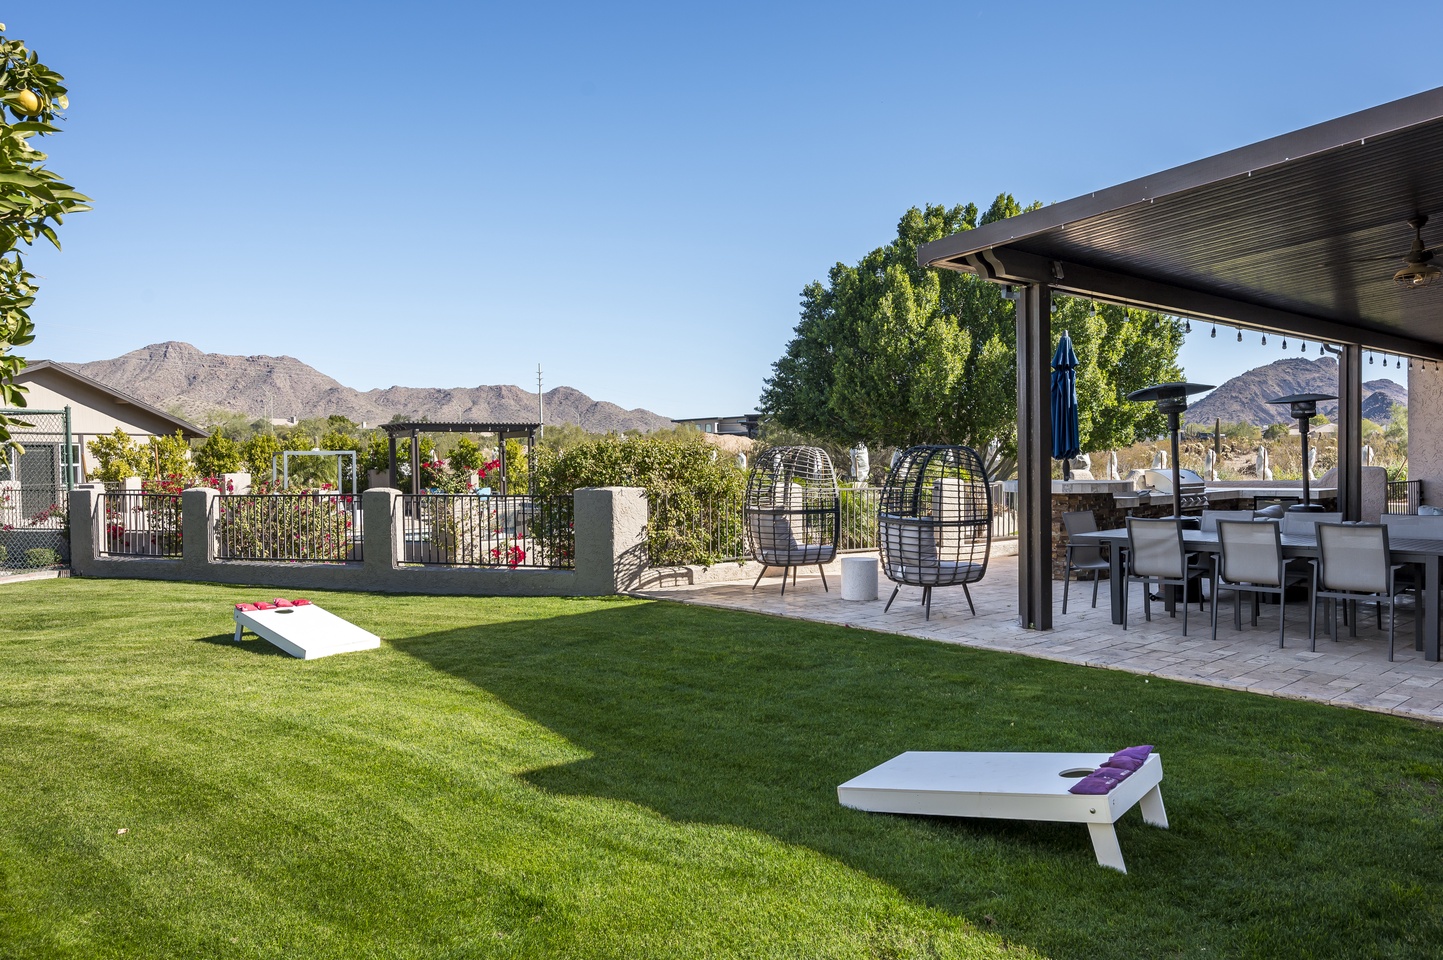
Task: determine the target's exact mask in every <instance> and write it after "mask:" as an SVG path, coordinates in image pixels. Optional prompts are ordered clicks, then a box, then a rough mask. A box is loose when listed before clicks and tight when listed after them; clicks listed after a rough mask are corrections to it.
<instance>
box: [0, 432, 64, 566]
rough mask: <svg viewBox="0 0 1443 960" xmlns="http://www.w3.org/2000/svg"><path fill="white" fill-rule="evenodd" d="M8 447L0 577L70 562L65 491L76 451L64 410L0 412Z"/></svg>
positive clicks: (1, 500)
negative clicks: (10, 420) (7, 424)
mask: <svg viewBox="0 0 1443 960" xmlns="http://www.w3.org/2000/svg"><path fill="white" fill-rule="evenodd" d="M0 413H4V415H5V416H7V417H11V418H13V419H15V420H21V421H24V422H25V423H26V424H28V425H27V426H20V425H19V424H12V425H11V428H10V436H11V440H12V443H11V445H9V446H7V447H6V448H5V450H4V457H3V459H4V461H5V462H4V463H0V576H5V575H7V574H11V573H16V572H19V571H25V570H36V569H44V568H46V567H54V566H58V565H60V564H62V563H69V562H70V520H69V506H70V504H69V501H70V489H71V487H73V486H74V485H75V483H76V481H77V479H78V478H77V477H76V476H75V474H76V472H77V471H78V470H79V462H80V451H79V450H77V449H76V447H75V444H74V438H73V437H72V435H71V432H70V411H69V410H68V409H67V410H3V411H0Z"/></svg>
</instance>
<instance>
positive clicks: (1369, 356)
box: [1368, 353, 1373, 364]
mask: <svg viewBox="0 0 1443 960" xmlns="http://www.w3.org/2000/svg"><path fill="white" fill-rule="evenodd" d="M1372 362H1373V355H1372V354H1371V353H1370V354H1368V363H1369V364H1372Z"/></svg>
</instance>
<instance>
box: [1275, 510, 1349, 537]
mask: <svg viewBox="0 0 1443 960" xmlns="http://www.w3.org/2000/svg"><path fill="white" fill-rule="evenodd" d="M1342 522H1343V515H1342V514H1341V513H1294V512H1289V513H1285V514H1283V536H1285V537H1311V536H1312V535H1313V528H1314V527H1316V526H1317V525H1318V524H1320V523H1342Z"/></svg>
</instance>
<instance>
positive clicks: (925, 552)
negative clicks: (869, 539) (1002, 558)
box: [877, 446, 992, 620]
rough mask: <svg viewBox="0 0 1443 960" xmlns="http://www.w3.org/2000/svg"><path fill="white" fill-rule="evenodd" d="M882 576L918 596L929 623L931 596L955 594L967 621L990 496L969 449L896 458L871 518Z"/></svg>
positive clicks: (987, 531) (915, 451) (911, 452)
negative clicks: (955, 590) (945, 590)
mask: <svg viewBox="0 0 1443 960" xmlns="http://www.w3.org/2000/svg"><path fill="white" fill-rule="evenodd" d="M877 535H878V540H879V542H880V549H881V555H882V570H883V572H884V573H885V574H886V575H887V579H889V580H891V581H892V582H893V583H895V584H896V585H897V586H896V587H895V588H894V589H893V590H892V596H891V597H890V598H888V600H887V606H886V607H885V608H884V612H885V611H886V610H890V609H891V608H892V601H894V600H896V599H897V593H898V591H900V590H901V589H902V587H903V586H914V587H921V588H922V606H923V607H924V608H925V609H926V611H927V619H928V620H930V619H932V588H933V587H952V586H960V587H961V588H962V592H963V594H965V595H966V597H967V606H968V608H969V609H970V610H971V611H972V614H973V616H976V614H977V607H976V606H975V605H974V604H973V603H972V593H971V591H969V590H968V589H967V585H968V584H969V583H976V582H977V581H979V580H981V579H982V577H983V575H984V574H986V572H987V558H988V555H989V554H990V552H991V549H992V490H991V487H990V486H989V485H988V482H987V467H986V466H985V465H984V464H983V462H982V458H981V457H980V456H978V455H977V451H975V450H973V449H971V448H970V447H952V446H947V447H943V446H926V447H910V448H908V449H907V450H904V451H902V453H901V454H900V455H899V456H898V458H897V462H896V463H895V464H894V465H893V466H892V470H891V472H890V473H888V474H887V483H886V486H884V487H883V488H882V501H881V504H880V506H879V508H878V511H877Z"/></svg>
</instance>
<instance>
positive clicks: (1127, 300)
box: [917, 88, 1443, 630]
mask: <svg viewBox="0 0 1443 960" xmlns="http://www.w3.org/2000/svg"><path fill="white" fill-rule="evenodd" d="M1419 215H1426V216H1432V217H1433V218H1434V219H1433V220H1432V221H1431V223H1430V224H1429V228H1428V229H1425V230H1424V233H1423V236H1424V240H1425V245H1426V243H1427V241H1428V240H1429V239H1430V238H1432V239H1433V240H1434V242H1435V243H1438V245H1439V246H1443V242H1440V241H1443V88H1438V89H1435V90H1429V91H1427V92H1424V93H1420V94H1417V95H1415V96H1411V97H1406V98H1404V99H1402V100H1397V101H1394V102H1392V103H1387V104H1384V105H1382V106H1378V107H1373V108H1371V109H1368V110H1364V111H1362V112H1360V113H1354V114H1350V115H1349V116H1346V117H1340V118H1339V119H1336V120H1330V121H1327V122H1326V123H1320V124H1317V125H1316V126H1312V127H1306V128H1304V129H1302V130H1297V131H1294V132H1293V133H1288V134H1284V135H1283V136H1280V137H1274V138H1272V139H1269V140H1264V141H1262V142H1260V143H1255V144H1252V145H1250V146H1246V147H1241V148H1239V149H1236V150H1230V151H1228V152H1227V153H1222V154H1218V155H1217V156H1215V157H1209V158H1208V159H1205V160H1199V161H1196V162H1194V163H1189V164H1184V165H1183V166H1180V167H1175V168H1173V169H1171V170H1165V171H1163V172H1161V173H1158V174H1154V175H1152V176H1148V177H1142V178H1140V179H1137V180H1132V181H1129V182H1127V183H1122V184H1118V185H1117V186H1114V187H1109V188H1107V189H1105V190H1099V191H1097V192H1095V193H1090V194H1087V195H1086V196H1082V197H1077V198H1075V199H1072V200H1068V201H1065V202H1063V203H1057V204H1053V205H1051V206H1048V207H1043V208H1041V209H1039V210H1035V211H1033V212H1030V213H1025V214H1022V215H1021V216H1017V217H1012V218H1010V219H1008V220H1002V221H998V222H995V223H990V224H987V225H985V226H982V227H979V228H977V229H976V230H969V231H965V232H963V233H958V234H954V235H953V236H950V237H945V238H943V239H941V240H937V241H935V242H932V243H928V244H925V245H923V246H922V247H921V248H920V249H919V250H918V253H917V258H918V261H919V262H920V263H921V264H922V265H923V266H930V267H936V268H939V269H944V270H960V271H965V272H968V273H972V274H975V275H977V276H979V277H983V278H985V279H987V280H991V281H995V282H997V283H1003V284H1008V285H1012V286H1014V287H1015V299H1016V304H1017V446H1018V463H1017V467H1018V514H1019V516H1018V523H1019V539H1020V544H1019V564H1020V566H1019V571H1018V611H1019V614H1020V616H1021V621H1022V623H1023V625H1024V626H1027V627H1032V628H1035V629H1042V630H1045V629H1050V628H1051V626H1052V574H1051V556H1052V524H1051V516H1052V515H1051V505H1050V494H1051V484H1050V482H1049V480H1050V475H1051V465H1050V461H1049V449H1048V441H1049V436H1050V433H1051V411H1050V407H1049V403H1048V372H1049V369H1048V362H1049V359H1050V354H1049V351H1050V347H1051V334H1052V331H1051V322H1050V319H1051V313H1052V309H1051V307H1052V298H1053V296H1054V295H1055V294H1059V293H1060V294H1067V295H1077V296H1084V297H1090V298H1093V299H1098V300H1103V301H1109V302H1114V303H1119V304H1123V305H1125V306H1132V307H1143V308H1147V309H1151V310H1158V311H1162V312H1164V313H1169V314H1174V315H1178V316H1184V317H1190V318H1193V319H1197V320H1216V321H1219V322H1225V323H1227V324H1229V325H1231V326H1236V327H1240V328H1243V329H1250V330H1256V331H1262V332H1267V333H1273V332H1276V333H1280V334H1287V335H1290V336H1296V337H1298V338H1300V339H1305V340H1311V341H1314V342H1326V343H1329V344H1332V345H1334V346H1335V347H1336V348H1337V349H1338V351H1339V384H1338V395H1339V397H1340V404H1339V434H1338V458H1339V464H1338V466H1339V471H1338V473H1339V498H1340V503H1341V505H1342V509H1343V511H1344V514H1345V516H1346V517H1348V518H1350V519H1357V517H1358V515H1359V513H1360V510H1361V496H1360V494H1361V481H1362V453H1361V447H1362V430H1361V414H1360V409H1361V405H1362V396H1361V394H1362V381H1363V371H1362V356H1363V353H1364V351H1365V350H1372V351H1379V352H1385V353H1390V354H1395V355H1399V356H1403V357H1408V358H1410V359H1411V358H1418V359H1427V360H1430V361H1437V360H1443V322H1440V321H1443V283H1440V284H1436V285H1431V286H1416V287H1415V286H1404V285H1401V284H1399V283H1396V282H1395V281H1394V279H1393V274H1394V271H1396V270H1398V269H1399V268H1400V267H1402V266H1403V258H1404V255H1405V254H1406V253H1407V252H1408V250H1409V247H1410V245H1411V244H1412V241H1413V238H1414V231H1413V228H1411V227H1410V226H1409V225H1408V221H1409V220H1410V219H1412V218H1414V217H1417V216H1419ZM1410 367H1411V364H1410ZM1411 379H1413V375H1411V374H1410V380H1411Z"/></svg>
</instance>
